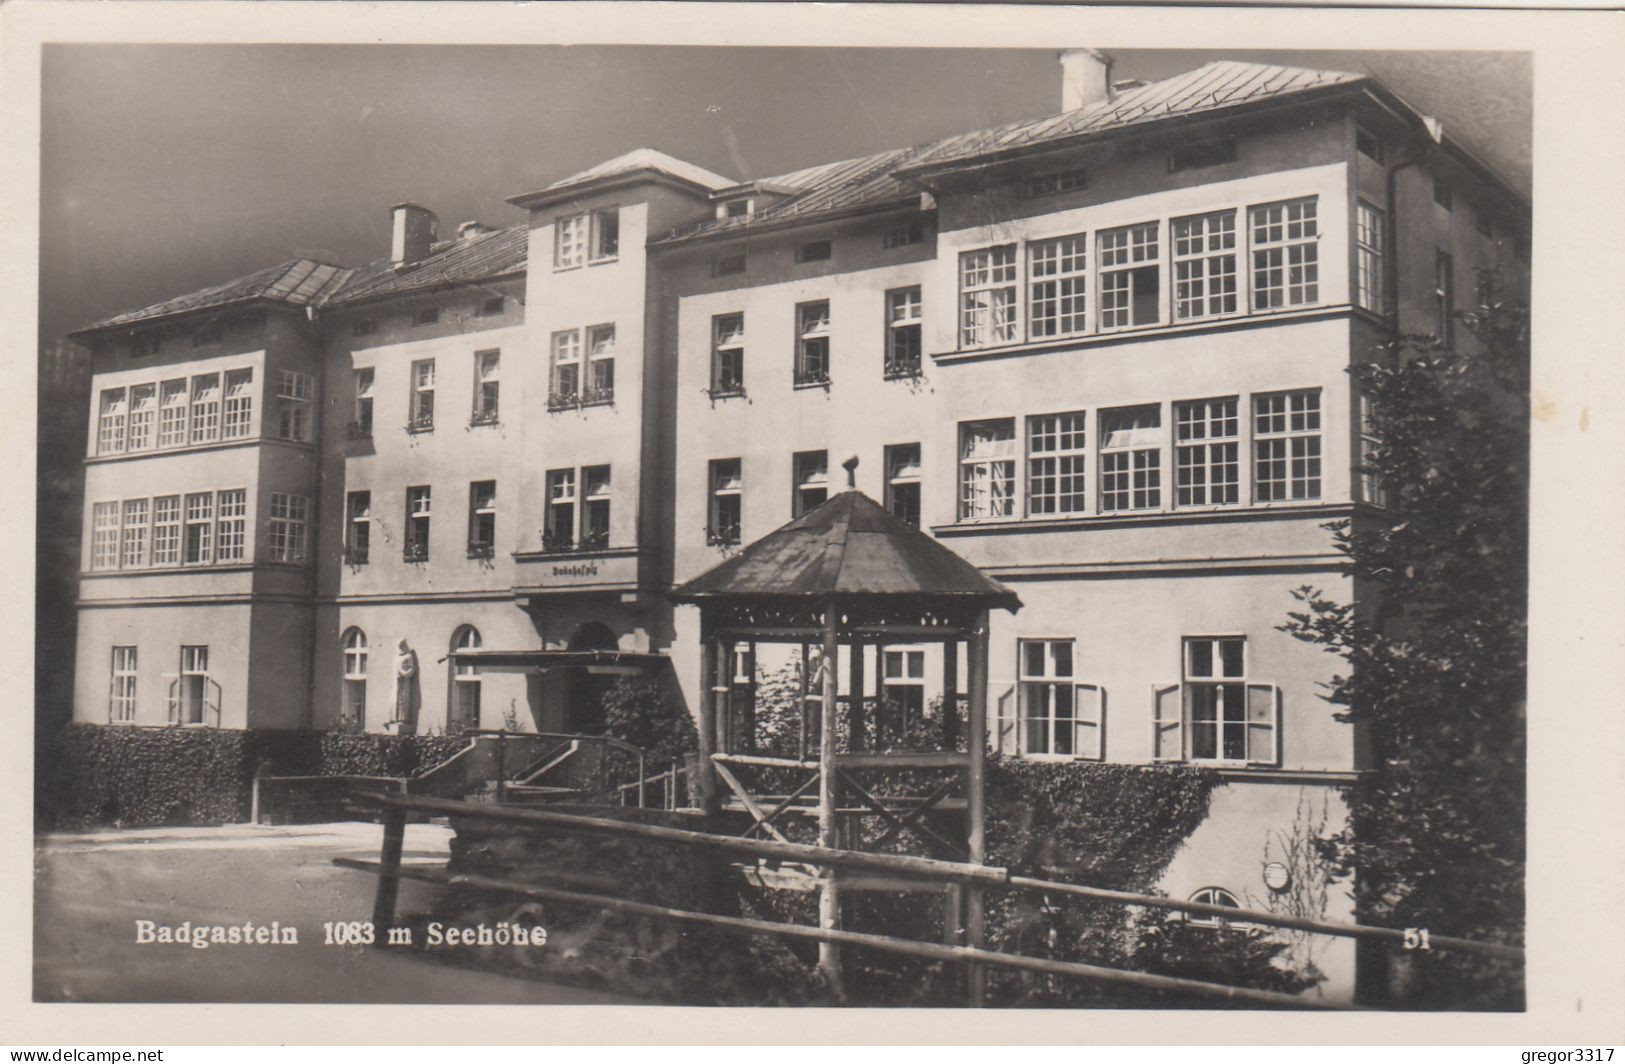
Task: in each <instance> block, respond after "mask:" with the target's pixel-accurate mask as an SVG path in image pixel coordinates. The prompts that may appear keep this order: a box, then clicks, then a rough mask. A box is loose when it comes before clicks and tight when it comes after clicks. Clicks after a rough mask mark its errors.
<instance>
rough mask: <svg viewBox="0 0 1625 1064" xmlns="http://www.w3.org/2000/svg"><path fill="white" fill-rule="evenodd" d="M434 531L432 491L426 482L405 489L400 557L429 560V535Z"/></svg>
mask: <svg viewBox="0 0 1625 1064" xmlns="http://www.w3.org/2000/svg"><path fill="white" fill-rule="evenodd" d="M433 531H434V492H433V490H432V488H431V487H430V486H429V485H427V484H414V485H412V486H411V487H409V488H407V489H406V534H405V537H404V540H403V542H402V544H401V557H402V558H403V559H404V560H406V561H409V562H426V561H428V560H429V536H430V535H431V534H432V533H433Z"/></svg>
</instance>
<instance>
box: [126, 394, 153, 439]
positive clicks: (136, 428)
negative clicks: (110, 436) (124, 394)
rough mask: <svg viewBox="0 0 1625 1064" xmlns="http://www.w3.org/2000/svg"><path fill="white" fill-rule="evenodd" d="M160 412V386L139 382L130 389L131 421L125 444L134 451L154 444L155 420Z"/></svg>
mask: <svg viewBox="0 0 1625 1064" xmlns="http://www.w3.org/2000/svg"><path fill="white" fill-rule="evenodd" d="M157 413H158V386H157V385H155V384H137V385H136V386H135V387H133V388H131V389H130V422H129V433H128V436H127V437H126V440H125V445H126V447H128V449H129V450H132V451H144V450H146V449H147V448H148V447H151V446H152V427H153V420H154V418H155V417H156V415H157Z"/></svg>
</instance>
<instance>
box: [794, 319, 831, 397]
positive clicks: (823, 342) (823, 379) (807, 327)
mask: <svg viewBox="0 0 1625 1064" xmlns="http://www.w3.org/2000/svg"><path fill="white" fill-rule="evenodd" d="M795 383H797V384H828V383H829V300H827V299H821V300H819V301H818V302H816V303H799V304H797V305H796V372H795Z"/></svg>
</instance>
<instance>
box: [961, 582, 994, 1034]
mask: <svg viewBox="0 0 1625 1064" xmlns="http://www.w3.org/2000/svg"><path fill="white" fill-rule="evenodd" d="M988 623H989V621H988V611H987V610H978V611H977V613H976V620H975V627H974V628H972V629H971V633H970V647H969V649H970V676H969V677H968V679H969V681H970V690H969V692H968V694H969V696H970V698H969V701H970V707H969V710H970V711H969V713H968V719H967V720H966V722H965V750H966V758H965V819H966V821H967V823H966V839H965V848H966V850H967V851H968V853H967V857H966V859H967V860H968V861H970V863H971V864H985V863H986V862H987V835H986V830H987V805H986V787H987V656H988V635H989V633H988ZM965 909H966V912H965V938H966V944H967V945H969V946H972V947H975V948H976V949H980V948H981V947H982V941H983V923H984V921H985V919H986V914H985V912H984V910H983V907H982V891H981V888H979V887H972V888H970V889H969V890H967V891H966V892H965ZM966 982H967V983H968V986H967V987H966V990H967V992H968V994H969V996H970V1004H971V1006H972V1007H973V1008H975V1007H979V1006H981V1005H982V1004H983V1003H984V1002H985V1000H986V997H987V971H986V970H985V969H984V968H983V967H982V966H981V965H979V964H974V963H973V964H970V965H968V967H967V973H966Z"/></svg>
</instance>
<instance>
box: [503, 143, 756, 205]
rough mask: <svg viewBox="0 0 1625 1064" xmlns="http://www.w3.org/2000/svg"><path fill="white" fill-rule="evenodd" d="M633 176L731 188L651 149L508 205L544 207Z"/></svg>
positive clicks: (726, 181) (704, 187)
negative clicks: (654, 176)
mask: <svg viewBox="0 0 1625 1064" xmlns="http://www.w3.org/2000/svg"><path fill="white" fill-rule="evenodd" d="M633 174H644V175H651V174H652V175H658V176H660V177H663V178H665V179H666V180H675V181H676V182H677V183H678V184H680V185H682V186H686V187H688V188H690V189H691V190H703V191H705V192H715V191H717V190H718V189H724V188H729V187H732V186H733V185H734V180H733V179H732V178H729V177H723V176H722V175H721V174H717V173H713V172H712V171H710V170H707V169H705V168H704V167H703V166H696V165H694V164H693V163H691V162H686V161H685V160H682V159H679V158H677V157H676V156H673V155H667V154H666V153H665V152H663V151H658V150H656V149H654V148H635V149H633V150H632V151H629V152H625V153H624V154H621V155H617V156H615V157H614V158H613V159H605V160H604V161H603V162H601V163H597V164H595V165H593V166H589V167H588V168H587V169H585V170H582V171H581V172H580V173H575V174H571V175H570V176H569V177H561V178H559V179H558V180H557V181H555V182H553V183H552V184H551V185H548V186H547V187H546V188H543V189H542V190H541V191H539V192H527V193H525V194H523V195H520V196H509V197H508V202H509V203H513V204H517V205H518V206H521V207H526V208H530V207H540V206H545V205H546V204H549V203H556V202H559V201H561V200H567V199H569V198H570V197H571V196H572V195H574V194H576V192H577V191H578V190H583V191H584V190H587V189H589V188H591V187H592V186H594V185H599V184H602V183H603V182H606V181H613V180H614V179H615V178H620V177H628V176H630V175H633Z"/></svg>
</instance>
